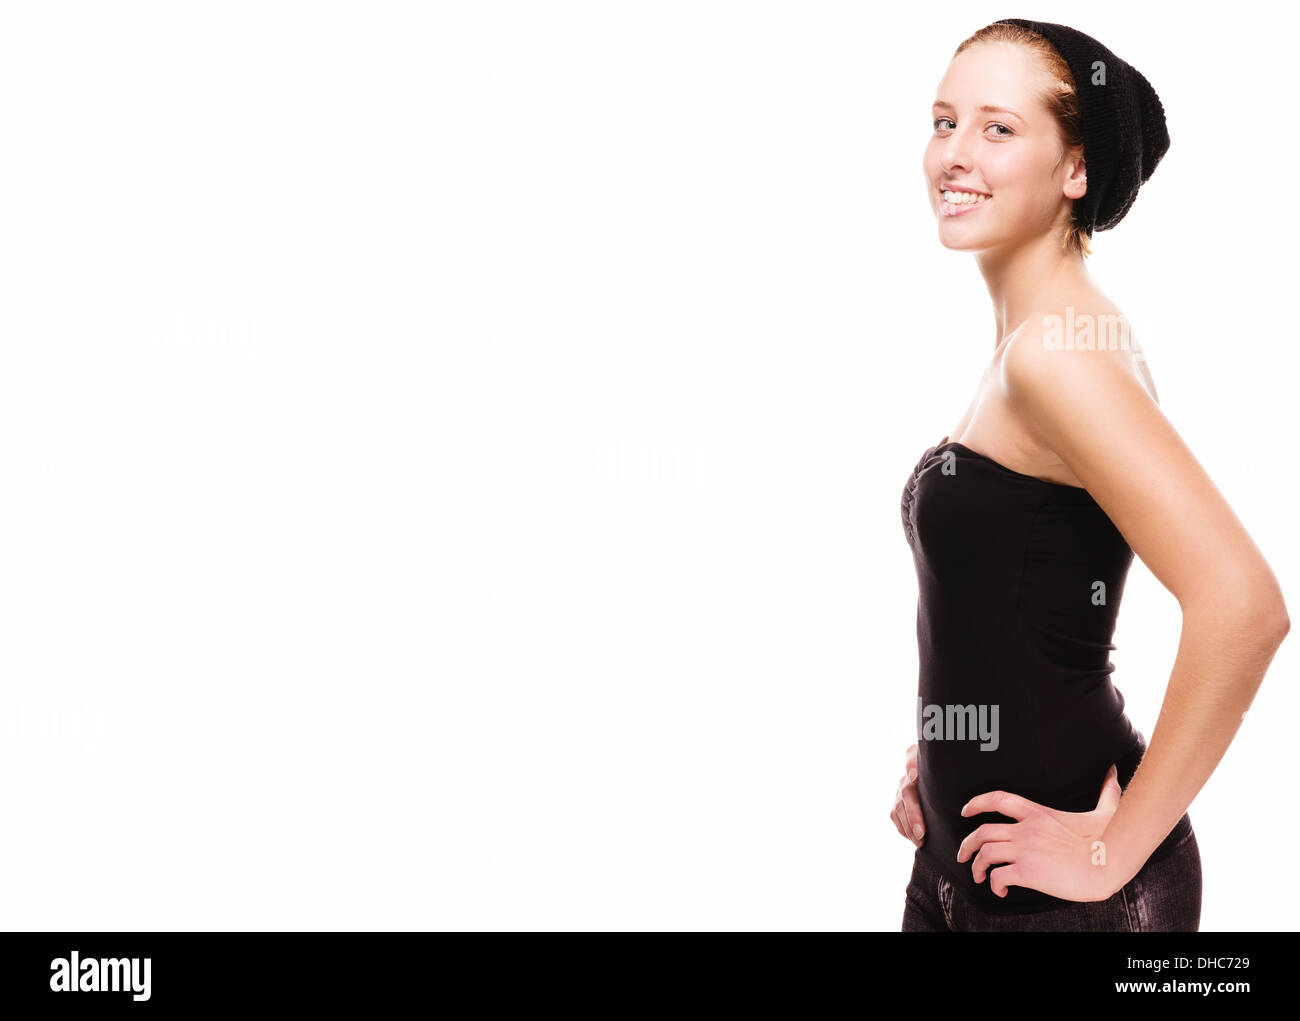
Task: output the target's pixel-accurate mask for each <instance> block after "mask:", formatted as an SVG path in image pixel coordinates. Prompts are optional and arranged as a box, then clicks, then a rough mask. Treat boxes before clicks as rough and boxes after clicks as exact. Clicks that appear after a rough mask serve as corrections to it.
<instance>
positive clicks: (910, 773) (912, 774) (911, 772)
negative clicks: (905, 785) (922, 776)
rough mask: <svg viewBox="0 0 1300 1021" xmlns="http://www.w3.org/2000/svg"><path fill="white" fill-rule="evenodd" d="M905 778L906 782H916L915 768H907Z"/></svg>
mask: <svg viewBox="0 0 1300 1021" xmlns="http://www.w3.org/2000/svg"><path fill="white" fill-rule="evenodd" d="M907 779H908V782H909V783H916V770H915V769H909V770H908V771H907Z"/></svg>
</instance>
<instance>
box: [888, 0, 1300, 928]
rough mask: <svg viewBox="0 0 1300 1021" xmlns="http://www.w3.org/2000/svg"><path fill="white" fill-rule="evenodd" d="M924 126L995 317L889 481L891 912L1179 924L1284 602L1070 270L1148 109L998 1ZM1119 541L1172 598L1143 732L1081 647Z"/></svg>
mask: <svg viewBox="0 0 1300 1021" xmlns="http://www.w3.org/2000/svg"><path fill="white" fill-rule="evenodd" d="M933 119H934V133H933V136H932V137H931V139H930V142H929V144H928V146H927V148H926V150H925V159H924V171H925V184H926V189H927V191H928V194H929V197H930V204H931V207H932V208H933V210H934V213H935V216H936V218H937V220H938V225H939V240H940V242H941V243H942V244H943V245H944V246H945V247H947V248H950V249H954V250H958V251H969V252H971V253H973V254H974V255H975V258H976V262H977V264H978V266H979V269H980V272H981V274H982V275H983V277H984V281H985V283H986V285H987V287H988V291H989V296H990V298H991V299H992V302H993V313H994V320H995V323H996V327H997V329H996V335H995V347H994V351H993V357H992V361H991V362H990V364H989V366H988V368H987V369H986V371H985V373H984V376H983V378H982V379H981V381H980V383H979V386H978V388H977V392H976V394H975V397H974V399H973V400H972V402H971V404H970V406H969V407H968V408H967V410H966V413H965V415H964V416H963V417H962V418H961V420H960V421H959V422H958V423H957V425H956V426H955V427H954V428H953V429H952V431H951V432H950V433H949V435H948V436H945V437H944V438H943V440H942V441H941V442H940V443H938V444H937V445H935V446H933V447H930V448H929V449H928V450H926V451H925V453H924V455H923V456H922V458H921V460H920V461H919V462H918V463H917V465H916V468H915V469H914V470H913V472H912V474H911V476H910V477H909V479H908V481H907V485H906V487H905V489H904V492H903V501H902V512H903V525H904V531H905V533H906V536H907V540H908V542H909V544H910V545H911V548H912V551H913V555H914V558H915V562H916V568H917V578H918V584H919V590H920V598H919V600H918V606H917V639H918V647H919V650H920V679H919V690H918V695H919V698H918V710H917V711H918V734H917V737H918V741H917V744H916V745H914V746H913V747H912V748H910V749H908V756H907V771H906V773H905V775H904V777H903V780H902V782H901V783H900V786H899V790H898V793H897V795H896V798H895V804H894V808H893V812H892V818H893V820H894V823H895V825H896V826H897V827H898V829H899V832H901V833H902V834H903V835H904V836H906V837H908V838H909V839H911V840H913V841H914V843H915V844H916V845H917V851H916V853H915V856H914V864H913V870H912V875H911V879H910V882H909V884H908V887H907V891H906V899H905V909H904V914H903V930H904V931H926V930H939V931H1013V930H1022V931H1023V930H1031V931H1065V930H1101V931H1109V930H1118V931H1132V930H1139V931H1144V930H1145V931H1155V930H1176V931H1193V930H1196V929H1198V928H1199V921H1200V907H1201V866H1200V855H1199V851H1198V849H1197V844H1196V837H1195V834H1194V833H1193V831H1192V825H1191V819H1190V817H1189V816H1188V814H1187V808H1188V806H1189V805H1190V804H1191V802H1192V799H1193V798H1194V797H1195V796H1196V794H1197V792H1198V791H1199V790H1200V789H1201V787H1202V786H1203V785H1204V783H1205V781H1206V779H1207V778H1208V777H1209V775H1210V773H1211V772H1212V771H1213V770H1214V768H1215V766H1217V765H1218V763H1219V761H1220V759H1221V758H1222V757H1223V754H1224V752H1225V750H1226V749H1227V747H1228V744H1229V743H1230V742H1231V740H1232V738H1233V735H1234V734H1235V733H1236V731H1237V728H1238V727H1239V726H1240V723H1241V719H1242V716H1243V714H1244V712H1245V710H1246V709H1247V708H1248V707H1249V706H1250V703H1251V699H1252V698H1253V696H1254V693H1255V691H1256V690H1257V688H1258V687H1259V685H1260V683H1261V681H1262V680H1263V676H1264V673H1265V671H1266V669H1267V667H1268V665H1269V662H1270V661H1271V660H1272V658H1273V655H1274V653H1275V652H1276V650H1277V648H1278V645H1279V644H1280V643H1281V641H1282V639H1283V637H1284V636H1285V634H1286V633H1287V630H1288V628H1289V620H1288V616H1287V611H1286V607H1285V605H1284V603H1283V599H1282V594H1281V591H1280V589H1279V587H1278V584H1277V581H1276V579H1275V578H1274V576H1273V573H1272V571H1271V570H1270V568H1269V566H1268V564H1267V563H1266V562H1265V560H1264V558H1263V556H1262V555H1261V554H1260V551H1259V550H1258V549H1257V548H1256V546H1255V544H1254V543H1253V542H1252V541H1251V538H1250V536H1249V535H1247V533H1246V531H1245V529H1244V528H1243V527H1242V525H1241V523H1240V522H1239V521H1238V520H1237V518H1236V516H1235V515H1234V514H1233V511H1232V509H1231V508H1230V507H1229V506H1228V504H1227V502H1226V501H1225V500H1224V498H1223V496H1222V494H1220V492H1219V491H1218V489H1217V488H1216V487H1215V485H1214V483H1213V482H1212V481H1211V480H1210V478H1209V477H1208V476H1207V475H1206V473H1205V471H1204V470H1203V469H1202V468H1201V466H1200V465H1199V464H1198V463H1197V461H1196V459H1195V457H1193V455H1192V453H1191V451H1190V450H1188V448H1187V447H1186V446H1185V445H1184V444H1183V442H1182V440H1181V439H1180V438H1179V436H1178V433H1177V432H1175V430H1174V429H1173V427H1172V426H1171V425H1170V423H1169V422H1168V420H1167V419H1166V418H1165V417H1164V415H1163V414H1162V412H1161V410H1160V408H1159V398H1158V397H1157V395H1156V389H1155V384H1154V382H1153V381H1152V378H1151V373H1150V371H1149V370H1148V367H1147V365H1146V362H1145V361H1144V360H1143V358H1142V355H1141V351H1140V349H1139V347H1138V345H1137V343H1136V341H1135V340H1134V338H1133V337H1132V334H1131V331H1129V330H1128V324H1127V322H1126V320H1124V318H1123V316H1122V314H1121V312H1120V310H1119V309H1118V308H1117V307H1116V306H1115V305H1114V303H1112V302H1111V301H1110V300H1109V299H1108V298H1107V297H1106V296H1105V295H1104V294H1103V293H1102V292H1101V291H1100V290H1099V288H1098V287H1097V285H1096V283H1095V282H1094V281H1093V279H1092V278H1091V276H1090V275H1089V273H1088V270H1087V268H1086V267H1085V265H1084V259H1085V258H1086V257H1087V255H1088V254H1089V244H1088V242H1089V239H1090V238H1091V236H1092V234H1093V232H1094V230H1106V229H1109V228H1111V227H1113V226H1115V224H1117V223H1118V222H1119V221H1120V220H1121V219H1122V218H1123V216H1124V215H1125V214H1126V213H1127V212H1128V210H1129V208H1130V207H1131V205H1132V203H1133V201H1134V199H1135V197H1136V194H1137V190H1138V188H1139V187H1140V186H1141V184H1142V183H1143V182H1145V181H1146V180H1147V179H1149V178H1150V176H1151V174H1152V172H1153V171H1154V169H1155V167H1156V164H1157V163H1158V162H1159V161H1160V158H1161V157H1162V156H1163V155H1164V153H1165V150H1166V149H1167V148H1168V145H1169V137H1168V134H1167V132H1166V128H1165V121H1164V111H1163V108H1162V107H1161V104H1160V100H1159V98H1158V97H1157V96H1156V93H1155V91H1154V89H1152V87H1151V85H1150V84H1149V83H1148V82H1147V81H1146V79H1145V78H1144V77H1143V76H1142V75H1141V74H1139V73H1138V72H1137V71H1136V69H1134V68H1133V67H1131V66H1130V65H1128V64H1126V63H1125V62H1124V61H1122V60H1120V59H1119V58H1117V57H1116V56H1115V55H1114V54H1113V53H1111V52H1110V51H1109V50H1107V49H1106V48H1105V47H1103V46H1102V45H1101V44H1100V43H1098V42H1097V41H1096V40H1095V39H1092V38H1091V37H1089V36H1087V35H1084V34H1083V33H1081V32H1077V31H1075V30H1074V29H1071V28H1068V27H1066V26H1062V25H1052V24H1045V23H1038V22H1028V21H1024V20H1022V19H1007V20H1004V21H1001V22H997V23H995V24H993V25H990V26H988V27H986V28H984V29H981V30H980V31H979V32H977V33H975V35H973V36H972V37H971V38H970V39H967V40H966V41H965V42H963V43H962V44H961V46H960V47H958V49H957V51H956V54H955V55H954V57H953V59H952V61H951V63H950V64H949V66H948V69H947V73H946V74H945V75H944V77H943V80H942V81H941V82H940V84H939V89H938V93H937V99H936V102H935V104H934V109H933ZM1135 553H1136V554H1137V555H1138V556H1140V557H1141V558H1142V560H1143V562H1144V563H1145V564H1146V565H1147V566H1148V567H1150V569H1151V571H1152V573H1153V574H1155V576H1156V577H1157V578H1159V579H1160V581H1161V582H1162V583H1163V584H1164V585H1165V586H1166V587H1167V588H1168V589H1169V590H1170V591H1171V592H1172V593H1173V594H1174V596H1175V597H1176V598H1177V599H1178V602H1179V604H1180V606H1181V608H1182V614H1183V629H1182V636H1181V641H1180V644H1179V648H1178V654H1177V658H1176V660H1175V663H1174V666H1173V672H1172V676H1171V677H1170V680H1169V686H1168V690H1167V691H1166V694H1165V698H1164V703H1163V706H1162V708H1161V711H1160V716H1159V719H1158V720H1157V723H1156V726H1155V729H1154V731H1153V733H1152V737H1151V742H1150V746H1149V750H1148V746H1147V743H1146V740H1145V738H1144V737H1143V735H1142V734H1140V733H1139V732H1138V731H1137V730H1135V729H1134V728H1133V726H1132V724H1131V723H1130V722H1129V720H1128V717H1127V716H1126V715H1125V714H1124V700H1123V697H1122V695H1121V694H1120V693H1119V691H1118V690H1116V688H1115V687H1114V686H1113V685H1112V683H1111V679H1110V673H1111V671H1112V670H1113V665H1112V664H1111V663H1110V660H1109V657H1108V652H1109V651H1110V650H1112V649H1114V648H1115V646H1114V645H1113V644H1112V643H1111V637H1112V635H1113V632H1114V626H1115V619H1116V615H1117V613H1118V611H1119V604H1120V597H1121V596H1122V594H1123V588H1124V582H1125V578H1126V577H1127V573H1128V569H1129V566H1130V564H1131V562H1132V558H1133V556H1134V554H1135ZM1139 764H1140V766H1139ZM1121 794H1122V796H1121Z"/></svg>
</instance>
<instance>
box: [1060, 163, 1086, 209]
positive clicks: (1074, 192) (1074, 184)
mask: <svg viewBox="0 0 1300 1021" xmlns="http://www.w3.org/2000/svg"><path fill="white" fill-rule="evenodd" d="M1087 192H1088V167H1087V164H1085V163H1084V161H1083V157H1082V156H1075V157H1072V158H1071V160H1070V163H1069V173H1068V175H1067V176H1066V178H1065V197H1066V198H1068V199H1081V198H1083V196H1084V195H1085V194H1087Z"/></svg>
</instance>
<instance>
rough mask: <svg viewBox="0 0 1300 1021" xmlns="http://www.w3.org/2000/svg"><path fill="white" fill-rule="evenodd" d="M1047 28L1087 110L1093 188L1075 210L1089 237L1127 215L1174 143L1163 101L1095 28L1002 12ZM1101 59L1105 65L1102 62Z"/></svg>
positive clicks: (1015, 21) (1009, 21) (1043, 31)
mask: <svg viewBox="0 0 1300 1021" xmlns="http://www.w3.org/2000/svg"><path fill="white" fill-rule="evenodd" d="M996 24H999V25H1019V26H1021V27H1022V28H1027V29H1030V30H1032V31H1034V32H1037V33H1038V34H1039V35H1041V36H1044V37H1045V38H1046V39H1047V41H1048V42H1050V43H1051V44H1052V45H1053V46H1054V47H1055V48H1056V50H1057V52H1059V53H1060V54H1061V56H1062V57H1063V58H1065V62H1066V63H1067V64H1069V65H1070V73H1071V74H1072V75H1073V76H1074V84H1075V88H1076V89H1077V90H1078V93H1079V107H1080V110H1081V113H1082V115H1083V150H1084V151H1083V158H1084V162H1085V163H1086V164H1087V171H1088V191H1087V193H1086V194H1085V195H1084V196H1083V198H1080V199H1076V200H1075V202H1074V215H1075V218H1076V219H1077V220H1078V221H1079V222H1080V223H1081V224H1082V225H1083V227H1084V228H1085V230H1086V231H1087V233H1088V236H1089V237H1092V232H1093V230H1094V229H1096V230H1109V229H1110V228H1111V227H1114V226H1115V224H1117V223H1119V221H1120V220H1122V219H1124V214H1125V213H1127V212H1128V211H1129V207H1130V206H1132V205H1133V200H1134V199H1136V198H1137V193H1138V188H1140V187H1141V186H1142V185H1143V183H1144V182H1145V181H1146V180H1147V179H1148V178H1149V177H1150V176H1151V175H1152V174H1153V173H1154V172H1155V169H1156V165H1157V164H1158V163H1159V162H1160V158H1161V157H1162V156H1164V154H1165V152H1166V150H1168V148H1169V132H1168V130H1167V129H1166V128H1165V109H1164V107H1163V106H1161V105H1160V97H1159V96H1157V95H1156V90H1155V89H1153V88H1152V87H1151V83H1150V82H1148V81H1147V80H1146V79H1145V78H1143V77H1142V74H1141V73H1140V72H1139V71H1138V69H1137V68H1135V67H1134V66H1133V65H1131V64H1126V63H1125V62H1124V61H1122V60H1120V59H1119V57H1117V56H1115V54H1113V53H1111V52H1110V50H1108V49H1106V47H1105V46H1103V45H1102V44H1101V43H1099V42H1097V40H1096V39H1094V38H1092V36H1089V35H1084V34H1083V33H1082V32H1079V31H1077V30H1076V29H1073V28H1069V27H1068V26H1066V25H1054V24H1052V23H1051V22H1046V21H1027V20H1025V19H1024V18H1003V19H1002V20H1001V21H999V22H996ZM1098 61H1100V62H1101V64H1100V66H1097V62H1098Z"/></svg>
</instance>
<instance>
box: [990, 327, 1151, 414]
mask: <svg viewBox="0 0 1300 1021" xmlns="http://www.w3.org/2000/svg"><path fill="white" fill-rule="evenodd" d="M998 368H999V379H1000V383H1001V387H1002V390H1003V393H1004V394H1005V395H1006V396H1007V397H1008V398H1009V399H1014V394H1015V391H1016V389H1017V387H1019V388H1020V390H1022V391H1023V390H1024V388H1025V387H1027V386H1039V387H1046V388H1049V390H1050V389H1055V388H1061V387H1068V386H1072V385H1075V386H1105V385H1106V384H1107V381H1108V380H1109V381H1110V382H1111V383H1112V384H1114V383H1118V382H1120V381H1124V382H1130V381H1133V380H1136V381H1137V382H1138V384H1139V385H1140V386H1141V387H1142V389H1143V391H1145V392H1146V394H1147V396H1148V397H1150V399H1151V400H1152V401H1154V402H1155V403H1157V404H1159V403H1160V398H1159V395H1158V394H1157V392H1156V386H1155V379H1154V378H1153V377H1152V375H1151V369H1150V366H1149V365H1148V364H1147V360H1146V356H1145V354H1144V353H1143V351H1142V347H1141V345H1140V344H1139V342H1138V338H1137V335H1136V333H1135V332H1134V330H1133V327H1132V324H1131V323H1130V322H1129V320H1128V318H1127V317H1126V316H1125V315H1124V314H1123V313H1122V312H1121V311H1120V310H1119V309H1118V308H1116V307H1115V306H1114V305H1110V304H1108V303H1096V304H1093V305H1091V306H1074V305H1069V306H1065V307H1063V308H1058V309H1051V308H1048V309H1044V310H1042V311H1041V312H1039V313H1036V314H1035V315H1032V316H1030V317H1028V318H1027V319H1026V320H1025V321H1024V322H1023V323H1021V324H1020V325H1019V326H1018V327H1017V328H1016V329H1015V330H1014V331H1013V332H1012V333H1011V334H1009V335H1008V337H1007V339H1006V340H1005V341H1004V343H1003V348H1002V352H1001V356H1000V358H999V362H998Z"/></svg>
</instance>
